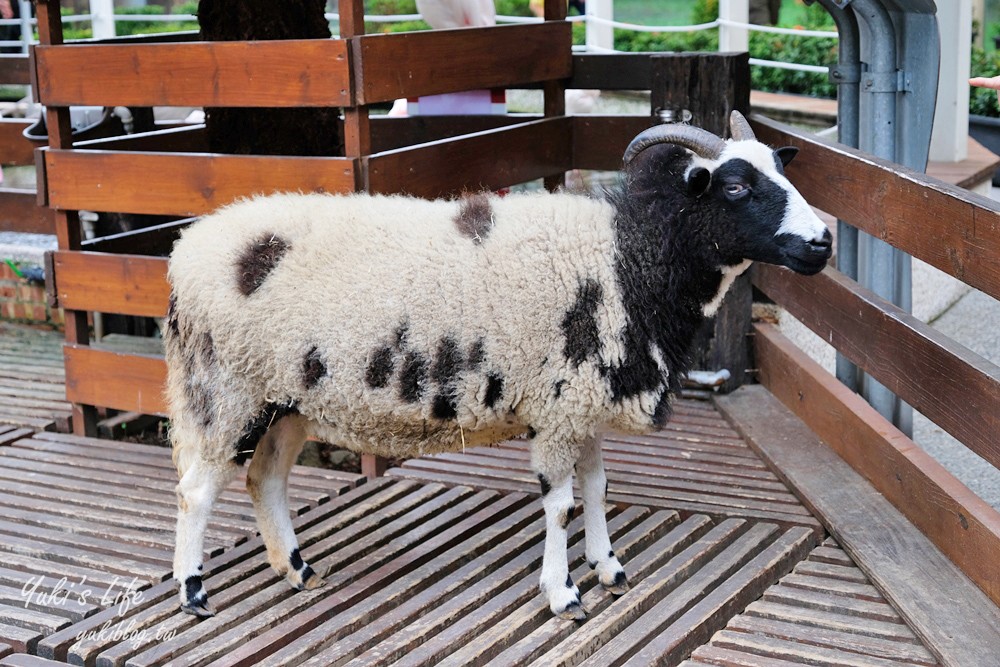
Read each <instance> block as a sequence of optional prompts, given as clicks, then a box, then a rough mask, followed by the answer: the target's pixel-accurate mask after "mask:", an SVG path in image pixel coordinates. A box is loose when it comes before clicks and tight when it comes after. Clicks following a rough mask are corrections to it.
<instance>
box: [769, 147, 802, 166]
mask: <svg viewBox="0 0 1000 667" xmlns="http://www.w3.org/2000/svg"><path fill="white" fill-rule="evenodd" d="M774 154H775V156H776V157H777V158H778V161H779V162H781V166H782V167H787V166H788V163H789V162H791V161H792V158H794V157H795V156H796V155H798V154H799V149H798V148H796V147H795V146H785V147H783V148H779V149H778V150H776V151H774Z"/></svg>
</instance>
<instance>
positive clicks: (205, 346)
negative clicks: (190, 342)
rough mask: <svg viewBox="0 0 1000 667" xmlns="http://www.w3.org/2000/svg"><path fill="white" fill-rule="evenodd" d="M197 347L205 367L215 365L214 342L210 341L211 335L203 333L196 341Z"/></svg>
mask: <svg viewBox="0 0 1000 667" xmlns="http://www.w3.org/2000/svg"><path fill="white" fill-rule="evenodd" d="M198 345H199V348H198V349H199V352H200V353H201V359H202V362H203V363H204V364H205V367H206V368H208V367H210V366H212V365H213V364H215V341H213V340H212V334H210V333H208V332H207V331H206V332H205V333H203V334H202V335H201V337H200V339H199V341H198Z"/></svg>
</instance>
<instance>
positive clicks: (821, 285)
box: [753, 265, 1000, 467]
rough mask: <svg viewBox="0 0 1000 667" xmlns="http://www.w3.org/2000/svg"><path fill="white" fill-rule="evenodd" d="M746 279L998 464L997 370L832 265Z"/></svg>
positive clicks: (761, 271)
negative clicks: (812, 272) (813, 272)
mask: <svg viewBox="0 0 1000 667" xmlns="http://www.w3.org/2000/svg"><path fill="white" fill-rule="evenodd" d="M753 280H754V284H755V285H756V286H757V287H758V288H760V289H761V290H763V291H764V293H766V294H767V295H768V296H769V297H771V298H772V299H774V300H775V301H776V302H777V303H779V304H781V305H782V306H783V307H784V308H787V309H788V311H789V312H790V313H791V314H792V315H794V316H795V317H796V318H797V319H799V320H801V321H802V323H803V324H805V325H806V326H807V327H809V328H810V329H812V330H813V331H814V332H815V333H816V334H817V335H818V336H819V337H820V338H822V339H823V340H824V341H826V342H828V343H829V344H830V345H832V346H833V347H835V348H837V349H838V350H839V351H840V352H842V353H843V354H844V355H845V356H847V358H849V359H850V360H851V361H853V362H854V363H855V364H857V365H858V366H860V367H861V368H863V369H864V370H865V372H867V373H869V374H871V375H872V376H874V377H875V379H877V380H878V381H879V382H881V383H882V384H884V385H885V386H887V387H888V388H889V390H890V391H892V392H893V393H895V394H897V395H898V396H900V397H901V398H902V399H903V400H905V401H906V402H907V403H909V404H910V405H912V406H913V407H914V408H916V409H917V410H919V411H920V412H921V413H923V414H925V415H926V416H927V417H928V418H930V419H931V421H933V422H934V423H936V424H937V425H938V426H941V427H942V428H943V429H944V430H946V431H948V432H949V433H951V434H952V435H954V436H955V437H956V438H958V439H959V440H961V441H962V442H963V443H965V445H966V446H967V447H968V448H969V449H971V450H972V451H974V452H975V453H976V454H978V455H979V456H981V457H983V458H984V459H986V460H987V461H989V462H990V463H992V464H993V465H994V466H996V467H1000V442H998V441H997V437H996V434H997V433H998V432H1000V367H998V366H996V365H995V364H993V363H990V362H989V361H987V360H986V359H984V358H982V357H981V356H979V355H978V354H976V353H975V352H972V351H971V350H969V349H968V348H966V347H965V346H963V345H961V344H959V343H956V342H955V341H953V340H951V339H950V338H948V337H947V336H945V335H944V334H942V333H940V332H938V331H937V330H936V329H935V328H934V327H932V326H930V325H928V324H925V323H923V322H921V321H920V320H918V319H917V318H915V317H913V316H912V315H910V314H908V313H906V312H905V311H903V310H902V309H900V308H898V307H896V306H894V305H892V304H891V303H889V302H887V301H884V300H883V299H880V298H879V297H878V296H877V295H875V294H874V293H873V292H871V291H869V290H867V289H865V288H863V287H861V286H860V285H858V284H857V283H855V282H854V281H853V280H851V279H849V278H847V277H846V276H844V275H843V274H842V273H840V272H839V271H836V270H834V269H827V270H826V271H824V272H823V273H821V274H819V275H817V276H814V277H810V278H804V277H802V276H798V275H796V274H794V273H792V272H791V271H787V270H783V269H779V268H777V267H774V266H769V265H759V266H755V267H754V268H753ZM969 415H975V418H974V419H970V418H969Z"/></svg>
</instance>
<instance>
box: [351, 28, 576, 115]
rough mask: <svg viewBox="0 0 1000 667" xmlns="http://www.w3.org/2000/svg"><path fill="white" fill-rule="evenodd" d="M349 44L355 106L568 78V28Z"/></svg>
mask: <svg viewBox="0 0 1000 667" xmlns="http://www.w3.org/2000/svg"><path fill="white" fill-rule="evenodd" d="M351 41H352V45H351V49H352V51H351V54H352V56H353V58H354V63H355V68H356V70H359V71H360V81H359V82H358V85H357V102H358V104H372V103H374V102H389V101H392V100H395V99H397V98H400V97H413V96H417V95H435V94H438V93H448V92H454V91H460V90H470V89H475V88H500V87H504V86H516V85H519V84H527V83H533V82H538V81H545V80H550V79H562V78H566V77H569V76H570V75H571V74H572V72H573V63H572V49H571V48H570V47H571V45H572V31H571V26H570V24H569V23H567V22H564V21H550V22H546V23H542V24H535V25H506V26H494V27H490V28H460V29H457V30H433V31H421V32H400V33H392V34H386V35H365V36H363V37H357V38H355V39H353V40H351Z"/></svg>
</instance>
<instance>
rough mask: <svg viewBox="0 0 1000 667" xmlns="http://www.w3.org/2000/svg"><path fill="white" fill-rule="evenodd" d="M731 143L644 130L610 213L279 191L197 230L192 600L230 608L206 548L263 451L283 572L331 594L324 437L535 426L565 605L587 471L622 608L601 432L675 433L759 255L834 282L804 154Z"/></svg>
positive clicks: (593, 535)
mask: <svg viewBox="0 0 1000 667" xmlns="http://www.w3.org/2000/svg"><path fill="white" fill-rule="evenodd" d="M730 129H731V133H732V135H733V139H732V140H729V141H723V140H722V139H720V138H719V137H716V136H715V135H713V134H711V133H709V132H707V131H705V130H701V129H698V128H694V127H690V126H680V125H661V126H657V127H655V128H651V129H649V130H647V131H645V132H643V133H642V134H640V135H639V136H637V137H636V138H635V140H633V142H632V143H631V145H630V146H629V148H628V150H627V152H626V154H625V158H624V163H625V166H624V171H625V173H624V178H623V179H622V183H621V185H620V186H619V187H618V188H617V189H616V190H614V191H612V192H610V193H609V195H608V197H607V198H605V199H603V200H599V199H593V198H588V197H584V196H575V195H570V194H549V193H538V194H522V195H511V196H508V197H504V198H498V197H496V196H492V195H486V194H474V195H471V196H468V197H466V198H464V199H461V200H459V201H424V200H419V199H414V198H407V197H401V196H392V197H386V196H368V195H349V196H330V195H318V194H280V195H274V196H269V197H260V198H255V199H252V200H249V201H244V202H240V203H236V204H233V205H231V206H228V207H226V208H224V209H222V210H220V211H219V212H217V213H215V214H213V215H210V216H207V217H205V218H204V219H203V220H201V221H200V222H197V223H195V224H194V225H192V226H191V227H190V228H189V229H188V230H186V231H185V233H184V234H183V237H182V238H181V239H180V240H179V241H178V242H177V244H176V247H175V248H174V251H173V254H172V256H171V259H170V266H169V279H170V283H171V285H172V296H171V301H170V309H169V315H168V326H167V327H166V333H165V339H166V340H165V344H166V358H167V365H168V369H169V373H168V390H167V395H168V398H169V403H170V415H171V431H170V437H171V440H172V444H173V455H174V462H175V464H176V466H177V470H178V472H179V473H180V483H179V484H178V487H177V496H178V505H179V513H178V523H177V544H176V554H175V558H174V576H175V578H176V579H177V580H178V582H179V584H180V599H181V605H182V608H183V609H184V610H185V611H187V612H190V613H192V614H195V615H198V616H209V615H211V614H212V613H213V612H212V611H211V609H210V607H209V604H208V596H207V594H206V591H205V588H204V586H203V583H202V577H201V572H202V566H201V559H202V550H203V535H204V532H205V528H206V524H207V521H208V516H209V512H210V511H211V507H212V504H213V503H214V501H215V500H216V499H217V497H218V496H219V494H220V492H221V491H222V489H223V488H224V487H225V486H226V485H227V484H228V483H229V482H230V481H231V480H232V479H233V477H234V476H235V475H236V473H237V470H238V468H239V466H240V465H241V464H242V463H244V462H246V461H247V460H249V461H250V465H249V470H248V473H247V490H248V491H249V494H250V496H251V498H252V499H253V504H254V507H255V512H256V514H257V520H258V524H259V528H260V532H261V535H262V537H263V539H264V542H265V544H266V546H267V557H268V561H269V562H270V564H271V565H272V566H273V567H274V569H275V570H277V572H278V573H280V574H283V575H284V576H285V577H286V578H287V580H288V581H289V583H290V584H291V585H292V586H293V587H295V588H298V589H312V588H316V587H318V586H320V585H322V584H323V580H322V579H321V577H320V576H319V574H317V573H316V572H315V571H313V569H312V568H311V567H310V566H309V565H308V564H307V563H305V562H304V561H303V559H302V557H301V555H300V553H299V549H298V544H297V541H296V537H295V534H294V532H293V530H292V524H291V522H290V520H289V506H288V500H287V478H288V473H289V470H290V468H291V466H292V464H293V462H294V461H295V459H296V457H297V455H298V454H299V452H300V450H301V448H302V445H303V442H304V440H305V439H306V438H307V437H314V438H317V439H320V440H324V441H328V442H333V443H338V444H340V445H343V446H345V447H347V448H350V449H352V450H355V451H358V452H364V453H369V454H378V455H382V456H392V457H415V456H420V455H423V454H429V453H434V452H445V451H461V450H462V449H463V448H464V447H471V446H474V445H481V444H487V443H496V442H499V441H501V440H504V439H507V438H510V437H512V436H516V435H519V434H523V433H527V434H528V436H529V437H530V438H531V465H532V468H533V469H534V471H535V472H536V473H537V476H538V480H539V482H540V484H541V491H542V504H543V506H544V510H545V522H546V537H545V550H544V558H543V562H542V571H541V582H540V583H541V590H542V591H543V593H544V594H545V595H546V597H547V599H548V603H549V606H550V607H551V609H552V611H553V612H554V613H555V614H558V615H559V616H561V617H564V618H573V619H581V618H584V617H585V615H586V612H585V610H584V609H583V607H582V605H581V603H580V596H579V590H578V589H577V587H576V586H575V585H574V583H573V581H572V579H571V578H570V576H569V571H568V562H567V555H566V541H567V524H568V523H569V520H570V518H571V517H572V516H573V511H574V509H575V506H574V499H573V487H572V476H573V473H574V468H575V471H576V474H577V475H578V476H579V480H580V491H581V496H582V502H583V517H584V526H585V536H586V537H585V542H586V557H587V560H588V561H589V563H590V564H591V565H592V566H593V567H594V568H595V569H596V571H597V575H598V578H599V580H600V582H601V584H602V585H603V586H604V587H605V588H607V589H608V590H610V591H611V592H612V593H615V594H621V593H624V592H625V591H626V590H627V589H628V583H627V579H626V576H625V573H624V571H623V569H622V566H621V563H620V562H619V560H618V558H616V556H615V554H614V551H613V550H612V545H611V542H610V539H609V536H608V530H607V524H606V520H605V514H604V502H605V498H606V494H607V484H606V476H605V473H604V467H603V463H602V460H601V452H600V444H599V438H600V433H601V432H602V430H604V429H606V428H611V429H618V430H622V431H626V432H632V433H643V432H649V431H653V430H656V429H657V428H659V427H662V426H663V424H664V423H665V422H666V421H667V419H668V417H669V415H670V397H671V395H672V394H673V393H674V392H675V391H676V390H677V389H678V386H679V378H680V377H681V375H682V374H683V373H684V372H685V371H686V370H687V369H688V368H689V366H690V363H691V361H690V353H691V350H690V348H691V344H692V340H693V338H694V337H695V334H696V332H697V330H698V329H699V328H700V327H701V325H702V324H703V321H704V320H705V318H707V317H710V316H712V315H713V314H714V313H715V311H716V310H717V309H718V307H719V305H720V303H721V300H722V297H723V295H724V294H725V292H726V290H727V289H728V288H729V286H730V285H731V283H732V281H733V280H734V279H735V278H736V276H738V275H739V274H740V273H742V272H743V271H745V270H746V268H747V267H748V265H749V264H750V262H751V261H755V260H756V261H764V262H769V263H773V264H779V265H784V266H786V267H789V268H791V269H793V270H794V271H797V272H799V273H803V274H813V273H816V272H818V271H820V270H822V268H823V267H824V266H825V263H826V261H827V259H828V258H829V257H830V250H831V243H830V232H829V231H828V230H827V228H826V226H825V225H824V224H823V223H822V222H821V221H820V220H819V219H818V218H817V217H816V215H815V214H814V213H813V212H812V210H811V209H810V208H809V206H808V205H807V204H806V202H805V200H804V199H803V198H802V196H801V195H800V194H799V193H798V192H797V191H796V190H795V189H794V187H793V186H792V185H791V184H790V183H789V182H788V180H787V179H786V178H785V176H784V175H783V166H784V165H785V164H787V162H788V161H789V160H790V159H791V158H792V157H793V156H794V154H795V149H793V148H782V149H779V150H777V151H772V150H771V149H770V148H768V147H766V146H764V145H763V144H761V143H759V142H757V141H756V140H755V139H754V137H753V133H752V132H751V130H750V127H749V125H748V124H747V122H746V120H745V119H744V118H743V117H742V116H740V115H739V114H736V113H734V115H733V118H732V120H731V125H730Z"/></svg>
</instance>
